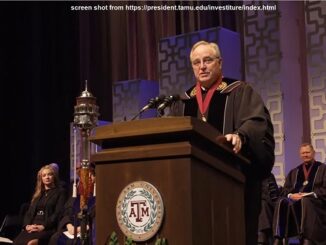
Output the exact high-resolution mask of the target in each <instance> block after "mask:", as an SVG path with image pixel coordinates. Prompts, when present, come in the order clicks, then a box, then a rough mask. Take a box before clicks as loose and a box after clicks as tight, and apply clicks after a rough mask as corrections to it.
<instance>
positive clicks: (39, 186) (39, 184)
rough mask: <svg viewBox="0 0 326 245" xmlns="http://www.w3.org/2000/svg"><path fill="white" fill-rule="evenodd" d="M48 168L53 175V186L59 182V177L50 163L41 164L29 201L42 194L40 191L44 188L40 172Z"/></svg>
mask: <svg viewBox="0 0 326 245" xmlns="http://www.w3.org/2000/svg"><path fill="white" fill-rule="evenodd" d="M46 169H48V170H50V172H51V173H52V174H53V177H54V181H53V183H54V186H55V187H57V186H58V184H59V177H58V173H57V171H56V170H55V169H54V168H53V167H52V166H51V165H45V166H43V167H42V168H41V169H40V170H39V171H38V172H37V176H36V186H35V191H34V194H33V197H32V201H31V203H33V202H34V201H35V200H36V199H37V198H39V197H40V196H41V194H42V191H44V190H45V187H44V184H43V182H42V173H43V171H44V170H46Z"/></svg>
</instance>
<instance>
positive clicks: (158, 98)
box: [131, 95, 166, 121]
mask: <svg viewBox="0 0 326 245" xmlns="http://www.w3.org/2000/svg"><path fill="white" fill-rule="evenodd" d="M165 98H166V96H165V95H159V96H156V97H155V98H151V99H150V100H149V101H148V103H147V105H145V106H144V107H143V108H141V110H140V111H139V112H138V113H137V114H136V115H135V116H134V117H133V118H132V119H131V121H132V120H135V119H136V118H137V117H138V116H139V115H141V114H142V113H143V112H144V111H147V110H148V109H154V108H157V107H158V106H159V105H160V104H161V103H162V102H163V101H164V99H165Z"/></svg>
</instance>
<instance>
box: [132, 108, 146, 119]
mask: <svg viewBox="0 0 326 245" xmlns="http://www.w3.org/2000/svg"><path fill="white" fill-rule="evenodd" d="M144 111H145V110H140V111H139V112H138V113H137V114H136V115H135V116H134V117H133V118H131V119H130V121H133V120H135V119H136V118H137V117H139V116H140V115H141V114H143V112H144Z"/></svg>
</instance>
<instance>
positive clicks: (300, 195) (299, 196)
mask: <svg viewBox="0 0 326 245" xmlns="http://www.w3.org/2000/svg"><path fill="white" fill-rule="evenodd" d="M289 198H290V199H291V200H293V201H298V200H301V199H302V198H303V193H301V192H299V193H294V194H291V195H290V196H289Z"/></svg>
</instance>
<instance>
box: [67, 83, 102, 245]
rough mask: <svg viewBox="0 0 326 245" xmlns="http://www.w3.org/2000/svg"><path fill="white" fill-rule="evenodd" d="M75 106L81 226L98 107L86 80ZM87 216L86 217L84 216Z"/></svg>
mask: <svg viewBox="0 0 326 245" xmlns="http://www.w3.org/2000/svg"><path fill="white" fill-rule="evenodd" d="M76 103H77V104H76V105H75V107H74V122H73V124H74V127H77V128H79V132H80V135H81V154H82V157H81V159H82V160H81V169H80V182H79V185H81V187H82V188H80V191H81V192H80V210H81V215H80V216H81V217H80V218H81V224H83V223H85V219H86V220H87V217H85V213H88V212H87V210H88V207H87V202H88V199H89V193H90V188H91V185H90V183H89V182H90V180H89V172H90V170H89V165H90V143H89V136H90V134H91V131H92V129H93V128H94V127H95V126H96V125H97V121H98V116H99V112H98V111H99V107H98V106H97V105H96V98H95V97H94V96H93V95H92V94H91V93H90V92H89V91H88V90H87V80H86V81H85V90H84V91H82V93H81V95H80V96H79V97H77V98H76ZM86 216H87V215H86ZM87 239H88V238H87V232H86V230H84V232H83V229H82V231H81V241H82V244H86V243H87V242H86V241H87Z"/></svg>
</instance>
